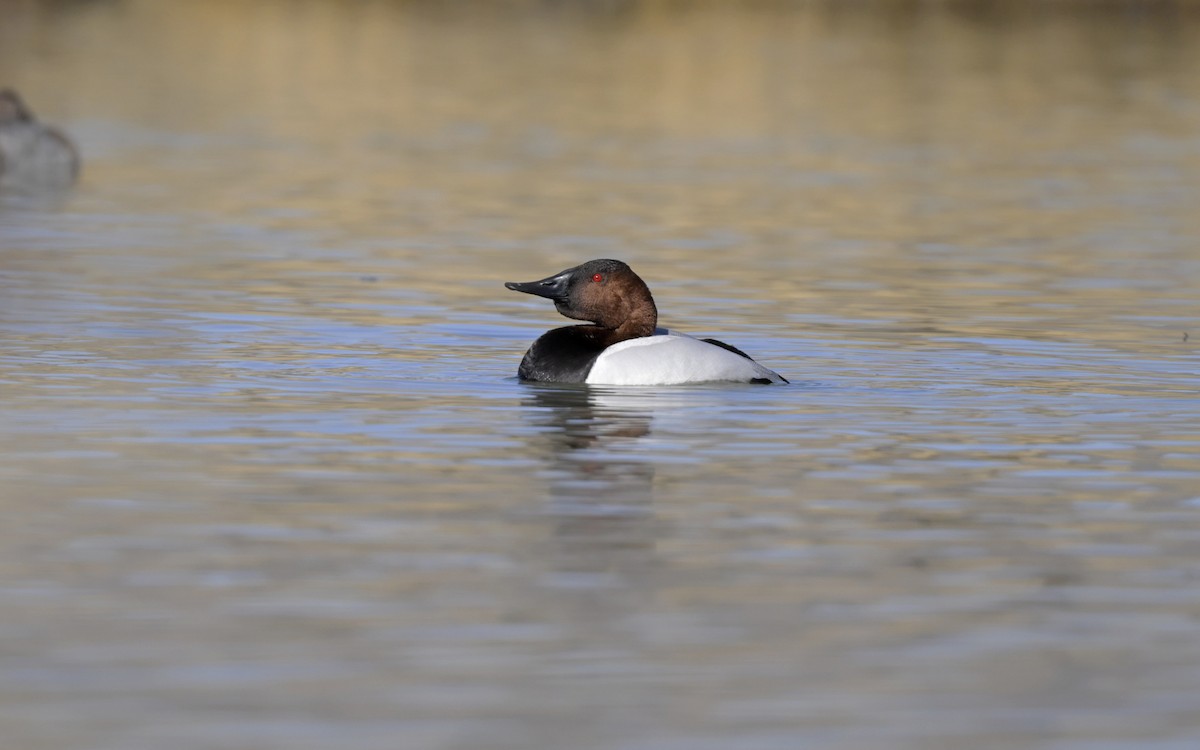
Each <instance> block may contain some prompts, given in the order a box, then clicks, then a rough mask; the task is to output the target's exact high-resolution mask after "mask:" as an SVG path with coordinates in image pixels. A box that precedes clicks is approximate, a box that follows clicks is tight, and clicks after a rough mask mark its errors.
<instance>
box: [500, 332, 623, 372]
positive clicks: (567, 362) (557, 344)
mask: <svg viewBox="0 0 1200 750" xmlns="http://www.w3.org/2000/svg"><path fill="white" fill-rule="evenodd" d="M595 331H596V328H595V326H566V327H565V328H555V329H554V330H553V331H547V332H546V333H543V334H542V335H541V337H540V338H539V339H538V340H537V341H535V342H533V346H531V347H529V351H527V352H525V357H524V359H522V360H521V367H520V368H519V369H518V370H517V375H518V376H519V377H520V378H521V380H538V381H542V382H546V383H583V382H586V381H587V376H588V373H589V372H591V371H592V365H594V364H596V358H597V357H599V356H600V352H602V351H604V349H605V347H604V345H602V344H600V343H599V342H597V341H596V340H595V338H594V337H593V335H592V334H593V333H594V332H595Z"/></svg>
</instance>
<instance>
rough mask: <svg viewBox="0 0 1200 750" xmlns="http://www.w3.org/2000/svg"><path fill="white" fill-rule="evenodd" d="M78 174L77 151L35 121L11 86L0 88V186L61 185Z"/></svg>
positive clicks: (44, 187)
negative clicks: (9, 87)
mask: <svg viewBox="0 0 1200 750" xmlns="http://www.w3.org/2000/svg"><path fill="white" fill-rule="evenodd" d="M78 176H79V152H78V151H76V150H75V146H73V145H72V144H71V142H70V141H69V140H67V137H66V136H65V135H63V134H62V133H61V132H59V131H58V130H56V129H54V128H52V127H50V126H48V125H44V124H42V123H40V122H38V120H37V118H36V117H34V115H33V112H31V111H30V110H29V107H27V106H25V102H24V101H22V100H21V97H20V95H19V94H17V92H16V91H13V90H12V89H2V90H0V188H18V189H39V188H41V189H54V188H64V187H68V186H69V185H71V184H72V183H73V182H75V178H76V177H78Z"/></svg>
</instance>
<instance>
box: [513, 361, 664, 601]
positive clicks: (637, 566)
mask: <svg viewBox="0 0 1200 750" xmlns="http://www.w3.org/2000/svg"><path fill="white" fill-rule="evenodd" d="M527 387H528V388H529V397H528V398H526V399H525V400H524V402H523V404H524V406H526V407H527V409H526V413H527V417H528V420H529V422H530V423H531V424H532V425H533V426H535V427H536V428H538V429H537V431H536V433H535V434H534V436H533V437H532V438H531V439H532V440H533V441H535V442H537V443H539V444H540V445H539V452H542V451H544V452H546V453H547V454H548V455H547V460H546V463H545V466H544V468H543V469H542V471H541V475H542V476H543V478H545V479H546V480H547V481H548V482H549V494H550V500H549V504H548V505H547V507H546V512H547V513H548V514H549V515H550V516H551V518H552V519H553V529H554V534H553V540H552V542H551V544H552V545H553V550H552V559H553V563H552V564H553V567H554V569H555V572H556V573H557V574H559V575H563V574H567V575H569V574H595V575H600V576H603V575H606V574H607V575H619V576H623V575H626V574H635V573H636V572H637V571H639V570H644V569H645V568H646V567H647V566H648V565H650V564H651V563H652V562H653V560H654V544H655V537H656V529H655V526H656V524H655V520H654V510H653V494H654V464H653V462H652V461H650V460H648V458H647V456H646V454H645V451H644V447H645V446H644V443H645V441H646V439H647V438H648V436H649V435H650V423H651V414H650V412H649V411H648V409H647V403H646V400H645V398H644V397H642V398H639V397H638V396H637V395H631V394H623V393H620V392H614V391H606V390H598V389H596V388H594V387H588V386H583V385H543V384H536V385H534V384H531V385H529V386H527ZM567 583H568V584H570V582H569V581H568V582H567ZM578 583H583V581H578Z"/></svg>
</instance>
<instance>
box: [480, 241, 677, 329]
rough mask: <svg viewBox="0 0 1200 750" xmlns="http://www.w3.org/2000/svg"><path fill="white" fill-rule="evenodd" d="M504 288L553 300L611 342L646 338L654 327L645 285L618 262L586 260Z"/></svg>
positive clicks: (653, 310)
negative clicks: (604, 331) (605, 334)
mask: <svg viewBox="0 0 1200 750" xmlns="http://www.w3.org/2000/svg"><path fill="white" fill-rule="evenodd" d="M504 286H506V287H508V288H509V289H512V290H514V291H517V292H525V293H526V294H536V295H537V296H539V297H546V298H547V299H551V300H553V301H554V307H555V308H556V309H557V310H558V311H559V312H560V313H562V314H563V315H565V316H567V317H568V318H574V319H575V320H586V321H590V322H592V323H595V324H596V325H597V326H599V327H600V328H605V329H609V330H611V331H612V332H613V334H612V335H611V336H610V338H611V339H612V341H613V342H615V341H621V340H624V339H631V338H637V337H639V336H650V335H652V334H653V333H654V326H655V325H657V323H658V309H657V308H656V307H655V306H654V297H652V296H651V295H650V289H649V288H648V287H647V286H646V282H644V281H642V279H641V277H639V276H638V275H637V274H636V273H634V272H633V269H632V268H630V267H629V266H628V265H626V264H625V263H623V262H621V261H619V260H589V261H588V262H587V263H584V264H583V265H580V266H575V267H574V268H568V269H567V270H565V271H562V272H560V273H557V274H555V275H553V276H549V277H547V278H544V279H542V280H541V281H528V282H523V283H516V282H511V281H510V282H508V283H506V284H505V285H504Z"/></svg>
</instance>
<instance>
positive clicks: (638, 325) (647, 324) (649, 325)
mask: <svg viewBox="0 0 1200 750" xmlns="http://www.w3.org/2000/svg"><path fill="white" fill-rule="evenodd" d="M657 325H658V310H657V309H656V308H655V307H654V302H653V301H651V302H650V303H649V304H648V305H642V306H639V307H638V309H637V310H635V311H634V312H633V313H631V314H630V315H629V316H628V317H627V318H625V320H623V321H622V322H621V324H620V325H619V326H617V327H616V328H606V327H603V326H600V330H601V337H602V338H603V339H604V343H605V344H606V345H607V346H611V345H613V344H616V343H619V342H621V341H627V340H629V339H636V338H641V337H642V336H653V335H654V328H655V326H657Z"/></svg>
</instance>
